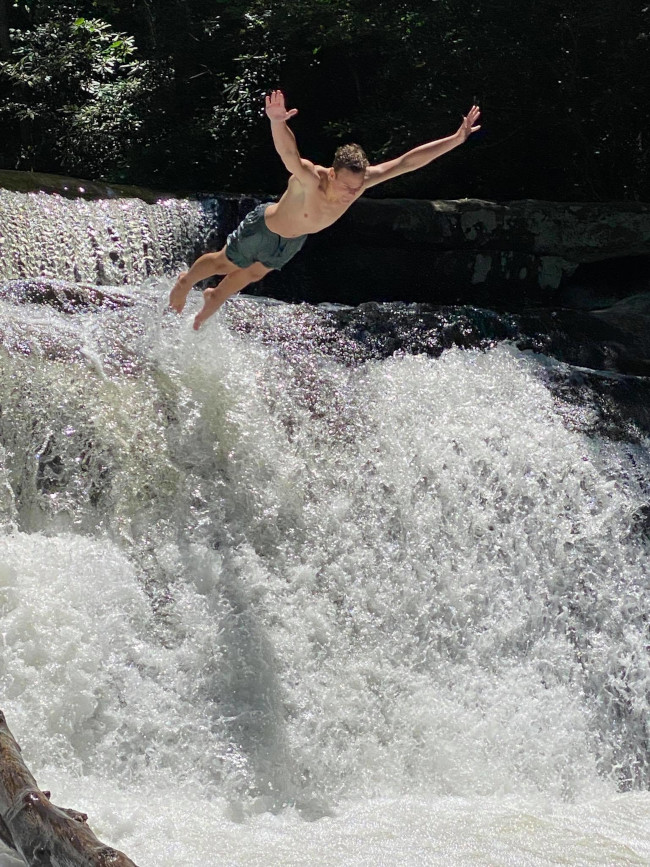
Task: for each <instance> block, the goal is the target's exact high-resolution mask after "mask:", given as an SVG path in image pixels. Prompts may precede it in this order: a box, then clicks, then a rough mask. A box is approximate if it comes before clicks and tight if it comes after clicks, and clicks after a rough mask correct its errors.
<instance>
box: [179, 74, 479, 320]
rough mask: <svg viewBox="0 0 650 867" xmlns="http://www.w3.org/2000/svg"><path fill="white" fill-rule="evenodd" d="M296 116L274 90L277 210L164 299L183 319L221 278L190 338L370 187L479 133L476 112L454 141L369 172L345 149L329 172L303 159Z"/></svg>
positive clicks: (268, 210)
mask: <svg viewBox="0 0 650 867" xmlns="http://www.w3.org/2000/svg"><path fill="white" fill-rule="evenodd" d="M297 113H298V109H296V108H292V109H291V110H290V111H287V109H286V107H285V103H284V95H283V93H282V92H281V91H279V90H274V91H273V92H272V93H271V95H270V96H267V97H266V114H267V116H268V118H269V120H270V121H271V134H272V136H273V144H274V145H275V149H276V150H277V152H278V154H279V156H280V159H281V160H282V162H283V163H284V164H285V166H286V168H287V171H288V172H290V173H291V177H290V178H289V183H288V186H287V189H286V191H285V193H284V194H283V196H282V198H281V199H280V201H279V202H275V203H265V204H262V205H258V206H257V207H256V208H255V209H254V210H252V211H251V212H250V213H249V214H248V215H247V216H246V217H245V218H244V219H243V221H242V222H241V223H240V224H239V226H238V227H237V228H236V229H235V231H234V232H232V233H231V234H230V235H228V240H227V241H226V246H225V247H224V248H223V249H222V250H220V251H219V252H218V253H205V254H204V255H203V256H200V257H199V258H198V259H197V260H196V262H195V263H194V264H193V265H192V267H191V268H190V270H189V271H184V272H183V273H182V274H181V275H180V276H179V278H178V280H177V281H176V285H175V286H174V288H173V289H172V291H171V294H170V296H169V306H170V307H171V308H172V310H175V311H176V312H177V313H180V312H181V310H182V309H183V307H184V306H185V301H186V299H187V296H188V294H189V291H190V289H191V288H192V286H194V284H195V283H198V282H199V281H200V280H205V279H206V278H207V277H212V276H213V275H214V274H223V275H225V276H224V278H223V280H222V281H221V282H220V283H219V285H218V286H215V287H211V288H209V289H206V290H205V292H204V293H203V307H202V308H201V310H200V311H199V312H198V313H197V315H196V317H195V319H194V328H195V330H196V329H198V328H200V327H201V325H202V324H203V323H204V322H205V320H206V319H208V318H209V317H210V316H212V314H213V313H215V312H216V311H217V310H218V309H219V308H220V307H221V305H222V304H223V302H224V301H225V300H226V299H227V298H230V296H231V295H234V294H235V292H239V291H241V290H242V289H243V288H244V287H246V286H248V285H249V283H255V282H256V281H257V280H261V279H262V277H264V275H265V274H268V273H269V271H272V270H274V269H276V268H281V267H282V266H283V265H285V264H286V263H287V262H288V261H289V259H291V258H292V257H293V256H295V254H296V253H297V252H298V250H300V248H301V247H302V245H303V244H304V243H305V240H306V238H307V235H311V234H313V233H314V232H320V231H321V229H325V228H326V227H327V226H331V225H332V223H334V222H335V221H336V220H338V219H339V217H340V216H342V215H343V214H344V213H345V212H346V211H347V209H348V208H349V207H350V205H351V204H352V202H355V201H356V200H357V199H358V198H359V196H361V194H362V193H363V192H364V191H365V190H367V189H368V188H369V187H374V186H375V185H376V184H382V183H383V182H384V181H388V180H390V179H391V178H395V177H397V176H398V175H402V174H405V173H406V172H412V171H414V170H415V169H421V168H422V166H426V165H427V164H428V163H430V162H431V161H432V160H435V159H436V158H437V157H439V156H442V154H444V153H447V151H450V150H452V149H453V148H455V147H458V145H460V144H463V142H464V141H466V140H467V139H468V138H469V136H470V135H471V134H472V133H473V132H476V130H478V129H480V127H479V126H477V125H476V122H477V121H478V119H479V115H480V112H479V108H478V106H476V105H473V106H472V108H471V109H470V110H469V112H468V114H467V117H464V118H463V122H462V124H461V125H460V127H459V128H458V130H457V131H456V132H455V133H454V135H451V136H448V137H447V138H442V139H439V140H437V141H432V142H428V143H427V144H423V145H420V146H419V147H416V148H413V150H410V151H407V152H406V153H405V154H402V156H401V157H397V159H394V160H389V161H388V162H385V163H379V165H376V166H371V165H368V159H367V157H366V155H365V154H364V152H363V150H362V149H361V148H360V147H359V145H354V144H352V145H344V146H343V147H340V148H339V149H338V150H337V151H336V154H335V155H334V162H333V165H332V167H331V168H324V167H323V166H318V165H314V163H312V162H310V161H309V160H305V159H303V158H302V157H301V156H300V154H299V152H298V147H297V145H296V139H295V137H294V135H293V133H292V132H291V130H290V129H289V127H288V126H287V121H288V120H289V119H290V118H292V117H293V116H294V115H296V114H297Z"/></svg>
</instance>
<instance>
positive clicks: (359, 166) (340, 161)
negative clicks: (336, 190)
mask: <svg viewBox="0 0 650 867" xmlns="http://www.w3.org/2000/svg"><path fill="white" fill-rule="evenodd" d="M368 166H369V162H368V157H367V156H366V154H365V152H364V150H363V148H362V147H361V146H360V145H358V144H346V145H341V147H340V148H337V150H336V153H335V154H334V162H333V163H332V168H333V169H334V171H335V172H338V171H339V169H347V170H348V171H349V172H355V173H356V174H359V175H360V174H361V173H362V172H365V170H366V169H367V168H368Z"/></svg>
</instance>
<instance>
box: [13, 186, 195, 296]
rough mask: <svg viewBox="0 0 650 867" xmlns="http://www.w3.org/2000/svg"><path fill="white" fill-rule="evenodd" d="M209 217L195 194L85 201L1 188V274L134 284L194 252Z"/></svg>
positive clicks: (164, 271)
mask: <svg viewBox="0 0 650 867" xmlns="http://www.w3.org/2000/svg"><path fill="white" fill-rule="evenodd" d="M209 224H210V220H209V219H208V217H207V215H206V213H205V212H204V210H203V208H202V207H201V205H200V203H199V202H197V201H191V200H182V199H167V200H162V201H160V202H157V203H155V204H147V203H145V202H143V201H141V200H139V199H101V200H97V201H85V200H84V199H73V200H70V199H64V198H62V197H61V196H59V195H55V194H52V195H50V194H45V193H28V194H24V193H14V192H10V191H8V190H2V189H0V227H1V228H0V279H2V280H12V279H17V278H21V277H45V278H51V279H53V278H58V279H62V280H69V281H72V282H78V283H83V282H90V283H99V284H104V285H105V284H122V283H137V282H139V281H142V280H145V279H146V278H147V277H150V276H152V275H153V276H159V275H162V274H169V273H171V272H172V271H174V270H175V269H179V268H180V267H181V265H182V264H183V263H184V262H186V261H187V260H188V259H191V258H193V254H194V249H195V246H196V245H197V244H199V245H200V244H201V243H202V239H204V238H205V236H206V235H207V233H208V232H209V230H210V225H209Z"/></svg>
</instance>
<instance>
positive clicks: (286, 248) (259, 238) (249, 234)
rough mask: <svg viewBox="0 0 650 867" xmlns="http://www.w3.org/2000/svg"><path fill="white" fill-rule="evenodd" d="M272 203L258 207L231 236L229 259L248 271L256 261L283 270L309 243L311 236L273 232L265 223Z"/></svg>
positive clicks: (229, 239)
mask: <svg viewBox="0 0 650 867" xmlns="http://www.w3.org/2000/svg"><path fill="white" fill-rule="evenodd" d="M270 204H271V203H270V202H265V203H264V204H262V205H258V206H257V207H256V208H254V209H253V210H252V211H251V212H250V213H249V214H246V216H245V217H244V219H243V220H242V221H241V223H240V224H239V225H238V226H237V228H236V229H235V231H234V232H231V233H230V234H229V235H228V238H227V240H226V256H227V257H228V258H229V259H230V261H231V262H232V263H233V264H234V265H237V267H239V268H248V266H249V265H252V264H253V262H261V263H262V265H266V267H267V268H281V267H282V266H283V265H286V263H287V262H288V261H289V259H291V258H293V256H295V255H296V253H297V252H298V250H300V248H301V247H302V245H303V244H304V243H305V241H306V240H307V235H299V236H298V237H297V238H283V237H282V235H276V234H275V232H272V231H271V230H270V229H269V228H268V227H267V225H266V222H265V220H264V212H265V211H266V209H267V208H268V206H269V205H270Z"/></svg>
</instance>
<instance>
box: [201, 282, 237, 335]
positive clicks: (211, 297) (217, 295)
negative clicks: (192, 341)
mask: <svg viewBox="0 0 650 867" xmlns="http://www.w3.org/2000/svg"><path fill="white" fill-rule="evenodd" d="M223 282H225V281H222V282H221V283H220V284H219V286H211V287H210V288H209V289H206V290H205V291H204V293H203V307H202V308H201V309H200V310H199V312H198V313H197V314H196V316H195V317H194V325H193V328H194V330H195V331H198V330H199V328H200V327H201V326H202V325H203V323H204V322H205V320H206V319H209V318H210V316H212V314H213V313H216V312H217V310H218V309H219V308H220V307H221V305H222V304H223V302H224V301H225V300H226V298H228V296H229V294H231V293H229V292H227V291H224V290H223V289H222V288H221V287H222V285H223Z"/></svg>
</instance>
